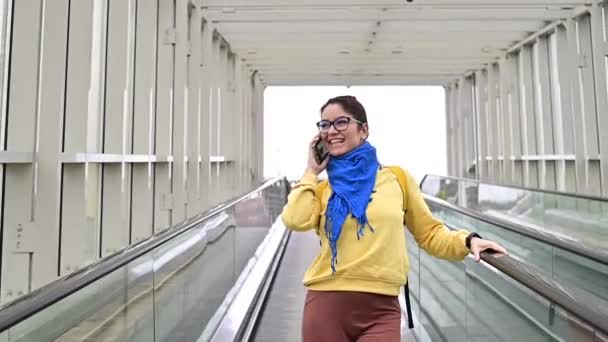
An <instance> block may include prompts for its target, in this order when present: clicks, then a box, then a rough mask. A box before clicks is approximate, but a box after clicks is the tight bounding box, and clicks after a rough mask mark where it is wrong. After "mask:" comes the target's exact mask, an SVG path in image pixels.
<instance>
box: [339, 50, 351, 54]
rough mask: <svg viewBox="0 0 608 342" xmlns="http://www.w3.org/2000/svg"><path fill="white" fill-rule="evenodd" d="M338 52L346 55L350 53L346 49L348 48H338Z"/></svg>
mask: <svg viewBox="0 0 608 342" xmlns="http://www.w3.org/2000/svg"><path fill="white" fill-rule="evenodd" d="M339 54H341V55H348V54H350V51H348V50H340V52H339Z"/></svg>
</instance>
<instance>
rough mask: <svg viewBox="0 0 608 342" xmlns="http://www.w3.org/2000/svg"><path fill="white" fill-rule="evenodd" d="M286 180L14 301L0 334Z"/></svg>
mask: <svg viewBox="0 0 608 342" xmlns="http://www.w3.org/2000/svg"><path fill="white" fill-rule="evenodd" d="M284 182H285V179H284V178H281V179H272V180H269V181H267V182H265V183H264V184H262V185H261V186H259V187H258V188H256V189H255V190H252V191H250V192H248V193H247V194H245V195H240V196H238V197H235V198H233V199H231V200H228V201H226V202H224V203H222V204H220V205H218V206H216V207H214V208H211V209H209V210H207V211H205V212H203V213H201V214H200V215H197V216H195V217H193V218H190V219H188V220H186V221H184V222H182V223H181V224H179V225H177V226H175V227H172V228H169V229H167V230H165V231H163V232H161V233H158V234H156V235H153V236H151V237H149V238H148V239H146V240H143V241H141V242H139V243H137V244H135V245H132V246H129V247H127V248H125V249H124V250H123V251H121V252H117V253H115V254H112V255H110V256H108V257H106V258H103V259H101V260H99V261H97V262H95V263H93V264H91V265H89V266H87V267H84V268H81V269H80V270H78V271H76V272H74V273H71V274H69V275H67V276H65V277H63V278H60V279H57V280H55V281H53V282H51V283H49V284H47V285H45V286H43V287H41V288H39V289H37V290H34V291H32V292H30V293H29V294H27V295H25V296H23V297H20V298H19V299H16V300H15V301H13V302H10V303H8V304H6V305H4V306H1V307H0V332H2V331H5V330H7V329H9V328H10V327H12V326H14V325H16V324H18V323H19V322H22V321H23V320H25V319H27V318H29V317H31V316H33V315H35V314H36V313H38V312H40V311H42V310H44V309H45V308H47V307H49V306H50V305H53V304H55V303H57V302H58V301H60V300H62V299H64V298H66V297H68V296H69V295H71V294H73V293H75V292H77V291H79V290H81V289H82V288H84V287H86V286H87V285H89V284H91V283H93V282H95V281H97V280H99V279H101V278H103V277H104V276H106V275H108V274H110V273H112V272H114V271H116V270H118V269H119V268H121V267H123V266H125V265H127V264H129V263H130V262H131V261H133V260H135V259H137V258H139V257H141V256H142V255H145V254H147V253H149V252H151V251H152V250H154V249H156V248H158V247H159V246H161V245H164V244H165V243H167V242H169V241H171V240H173V239H174V238H176V237H177V236H180V235H182V234H184V233H185V232H187V231H189V230H191V229H193V228H195V227H196V226H197V225H199V224H200V223H201V222H203V221H205V220H207V219H210V218H212V217H213V216H216V215H217V214H220V213H221V212H223V211H225V210H226V209H229V208H231V207H233V206H234V205H236V204H238V203H240V202H242V201H243V200H245V199H247V198H248V197H249V196H251V195H252V194H254V193H257V192H260V191H262V190H264V189H266V188H269V187H271V186H273V185H280V186H285V183H284Z"/></svg>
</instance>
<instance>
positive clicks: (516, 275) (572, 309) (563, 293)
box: [481, 252, 608, 334]
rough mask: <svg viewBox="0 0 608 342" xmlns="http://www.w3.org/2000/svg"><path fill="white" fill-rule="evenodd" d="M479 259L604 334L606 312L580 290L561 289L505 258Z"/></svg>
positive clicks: (487, 256)
mask: <svg viewBox="0 0 608 342" xmlns="http://www.w3.org/2000/svg"><path fill="white" fill-rule="evenodd" d="M481 258H482V259H483V261H485V262H486V263H488V264H490V265H491V266H493V267H494V268H496V269H497V270H499V271H500V272H502V273H504V274H506V275H507V276H509V277H510V278H512V279H514V280H515V281H517V282H518V283H520V284H522V285H524V286H525V287H527V288H529V289H531V290H533V291H534V292H536V293H538V294H539V295H540V296H542V297H544V298H546V299H548V300H549V301H551V302H552V303H555V304H557V305H558V306H559V307H561V308H563V309H564V310H565V311H568V312H569V313H571V314H573V315H575V316H576V317H578V318H579V319H581V320H583V321H584V322H586V323H588V324H590V325H591V326H592V327H593V328H594V329H597V330H599V331H601V332H602V333H604V334H608V310H606V308H604V307H602V306H600V305H599V304H598V303H596V302H595V301H593V298H592V297H593V296H591V295H587V294H586V293H584V292H583V291H582V290H577V289H574V288H571V287H568V286H564V285H563V284H561V283H560V282H558V281H556V280H555V279H552V278H549V277H546V276H544V275H543V274H541V273H540V272H538V271H536V270H534V269H533V268H531V267H529V266H527V265H526V264H524V263H522V262H520V261H518V260H516V259H514V258H511V257H509V256H494V255H492V254H488V253H485V252H484V253H482V256H481ZM583 297H584V298H583Z"/></svg>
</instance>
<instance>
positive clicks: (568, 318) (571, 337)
mask: <svg viewBox="0 0 608 342" xmlns="http://www.w3.org/2000/svg"><path fill="white" fill-rule="evenodd" d="M550 317H551V319H552V322H551V323H552V328H551V329H552V331H553V332H554V333H555V334H556V335H557V336H561V337H562V338H563V340H564V341H577V342H578V341H581V342H584V341H589V342H593V341H594V333H595V331H594V329H593V327H591V326H590V325H589V324H586V323H584V322H582V321H581V320H579V319H578V318H576V317H575V316H573V315H571V314H569V313H568V312H566V311H564V309H562V308H560V307H555V309H554V311H553V312H552V313H551V315H550Z"/></svg>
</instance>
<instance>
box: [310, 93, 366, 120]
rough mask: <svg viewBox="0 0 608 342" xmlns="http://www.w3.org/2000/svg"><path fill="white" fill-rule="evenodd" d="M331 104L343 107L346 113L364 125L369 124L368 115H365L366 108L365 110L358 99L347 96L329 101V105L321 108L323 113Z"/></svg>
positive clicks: (326, 104)
mask: <svg viewBox="0 0 608 342" xmlns="http://www.w3.org/2000/svg"><path fill="white" fill-rule="evenodd" d="M330 104H339V105H340V106H342V109H344V111H345V112H347V113H349V114H350V115H352V116H353V117H354V118H355V119H357V120H359V121H361V122H362V123H367V114H366V113H365V108H363V105H362V104H361V102H359V101H358V100H357V98H356V97H354V96H350V95H345V96H338V97H334V98H332V99H329V100H328V101H327V103H325V104H324V105H323V107H321V113H322V112H323V111H324V110H325V108H326V107H327V106H329V105H330Z"/></svg>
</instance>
